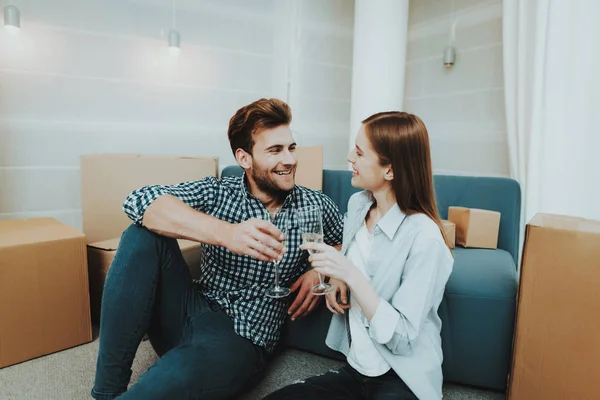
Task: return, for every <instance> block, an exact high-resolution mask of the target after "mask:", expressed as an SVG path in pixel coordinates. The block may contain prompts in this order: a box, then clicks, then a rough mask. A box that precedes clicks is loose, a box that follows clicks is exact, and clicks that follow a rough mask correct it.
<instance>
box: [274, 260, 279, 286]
mask: <svg viewBox="0 0 600 400" xmlns="http://www.w3.org/2000/svg"><path fill="white" fill-rule="evenodd" d="M273 264H274V267H275V288H276V289H279V265H278V263H277V262H275V261H273Z"/></svg>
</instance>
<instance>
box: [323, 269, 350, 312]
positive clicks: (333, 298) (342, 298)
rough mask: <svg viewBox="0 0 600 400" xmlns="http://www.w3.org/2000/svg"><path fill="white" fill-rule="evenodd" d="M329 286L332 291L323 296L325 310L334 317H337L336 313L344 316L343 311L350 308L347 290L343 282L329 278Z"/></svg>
mask: <svg viewBox="0 0 600 400" xmlns="http://www.w3.org/2000/svg"><path fill="white" fill-rule="evenodd" d="M329 284H330V285H331V286H333V288H334V289H333V290H332V291H331V292H329V293H327V294H326V295H325V300H326V301H327V308H328V309H329V311H331V312H332V313H334V314H335V315H337V314H338V313H342V314H344V310H347V309H349V308H350V303H348V290H347V287H346V284H345V283H344V282H343V281H340V280H338V279H334V278H331V279H330V280H329ZM338 297H339V301H338Z"/></svg>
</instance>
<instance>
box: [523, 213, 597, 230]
mask: <svg viewBox="0 0 600 400" xmlns="http://www.w3.org/2000/svg"><path fill="white" fill-rule="evenodd" d="M527 225H530V226H537V227H544V228H549V229H557V230H567V231H580V232H588V233H598V234H600V221H595V220H589V219H585V218H579V217H569V216H564V215H557V214H541V213H540V214H536V215H535V216H534V217H533V218H532V219H531V221H530V222H529V223H528V224H527Z"/></svg>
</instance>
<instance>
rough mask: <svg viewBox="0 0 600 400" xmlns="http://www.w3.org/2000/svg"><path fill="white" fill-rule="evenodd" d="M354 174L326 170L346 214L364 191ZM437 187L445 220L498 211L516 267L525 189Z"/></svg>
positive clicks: (445, 182) (490, 182)
mask: <svg viewBox="0 0 600 400" xmlns="http://www.w3.org/2000/svg"><path fill="white" fill-rule="evenodd" d="M241 175H242V169H241V168H240V167H239V166H237V165H231V166H228V167H225V169H224V170H223V172H222V173H221V176H241ZM351 178H352V172H351V171H344V170H330V169H326V170H323V192H324V193H325V194H326V195H328V196H329V197H330V198H331V199H332V200H333V201H334V202H335V203H336V204H337V205H338V207H339V208H340V211H341V212H342V214H343V213H345V212H346V210H347V207H348V199H349V198H350V196H351V195H352V194H353V193H356V192H358V191H359V190H360V189H357V188H355V187H353V186H352V185H351V184H350V180H351ZM434 185H435V192H436V200H437V205H438V210H439V212H440V216H441V217H442V219H446V218H447V217H448V207H450V206H462V207H470V208H482V209H484V210H492V211H498V212H499V213H500V215H501V217H500V232H499V234H498V248H499V249H502V250H506V251H508V252H509V253H510V254H511V255H512V257H513V259H514V260H515V264H517V259H518V256H519V221H520V218H521V188H520V186H519V184H518V182H517V181H516V180H514V179H510V178H495V177H476V176H460V175H435V176H434Z"/></svg>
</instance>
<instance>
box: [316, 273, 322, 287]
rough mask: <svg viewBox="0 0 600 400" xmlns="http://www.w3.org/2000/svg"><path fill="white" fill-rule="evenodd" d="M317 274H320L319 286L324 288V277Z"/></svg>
mask: <svg viewBox="0 0 600 400" xmlns="http://www.w3.org/2000/svg"><path fill="white" fill-rule="evenodd" d="M317 274H319V286H323V275H321V273H319V272H317Z"/></svg>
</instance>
